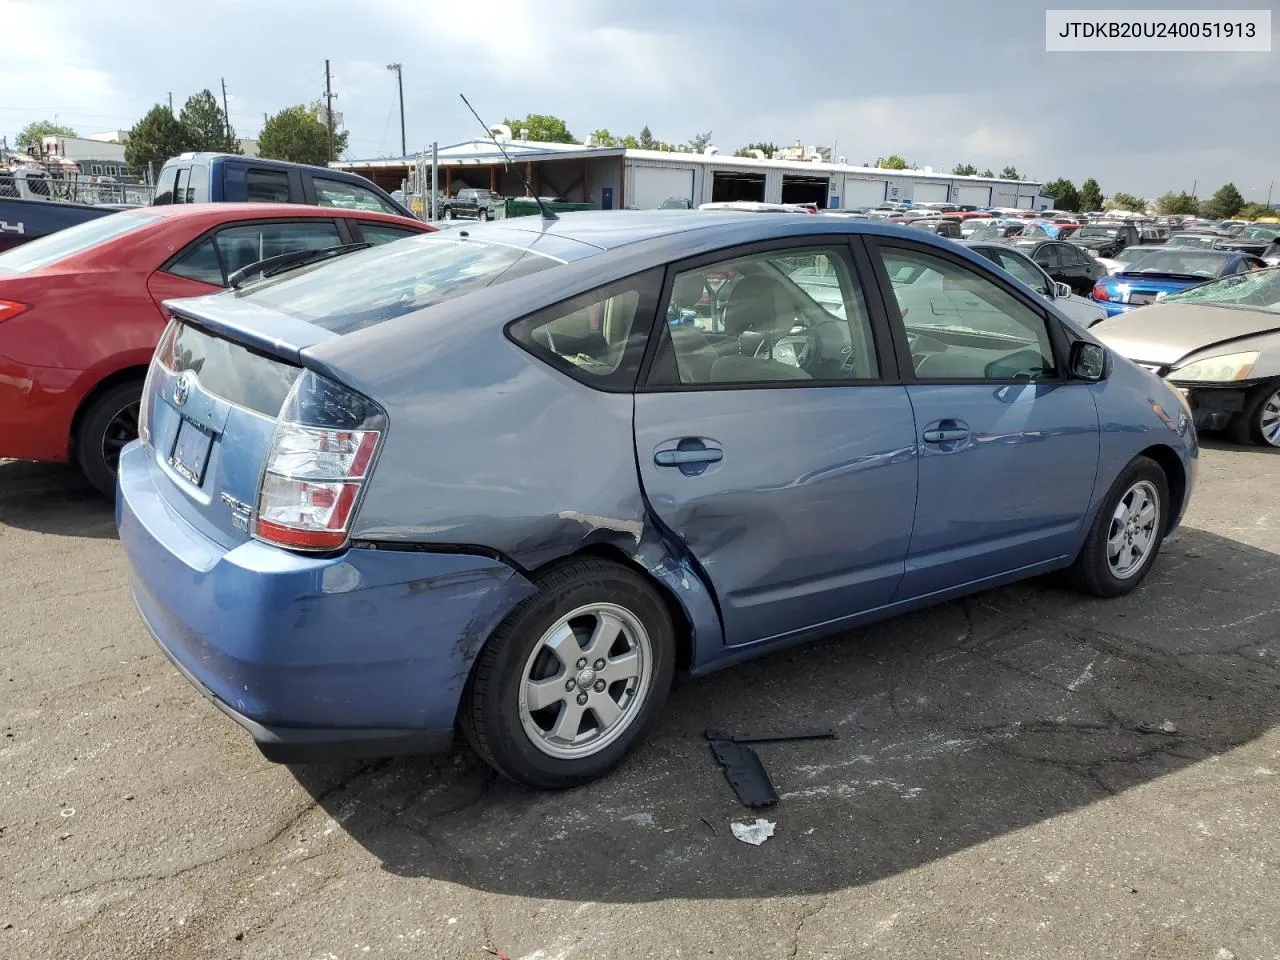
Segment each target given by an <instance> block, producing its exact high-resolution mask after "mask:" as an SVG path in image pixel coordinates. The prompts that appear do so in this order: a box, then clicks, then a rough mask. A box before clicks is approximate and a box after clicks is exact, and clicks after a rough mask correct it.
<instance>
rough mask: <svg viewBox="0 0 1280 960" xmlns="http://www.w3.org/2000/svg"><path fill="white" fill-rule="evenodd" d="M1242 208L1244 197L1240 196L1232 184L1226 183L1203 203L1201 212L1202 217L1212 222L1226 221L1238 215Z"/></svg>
mask: <svg viewBox="0 0 1280 960" xmlns="http://www.w3.org/2000/svg"><path fill="white" fill-rule="evenodd" d="M1243 206H1244V197H1242V196H1240V191H1239V190H1237V189H1236V185H1235V184H1234V183H1228V184H1225V185H1224V186H1221V187H1219V188H1218V191H1217V193H1215V194H1214V195H1213V196H1212V197H1210V198H1209V199H1208V200H1206V201H1205V203H1204V207H1203V210H1204V215H1205V216H1206V217H1209V218H1210V219H1212V220H1226V219H1228V218H1230V217H1234V216H1235V215H1236V214H1237V213H1239V212H1240V208H1241V207H1243Z"/></svg>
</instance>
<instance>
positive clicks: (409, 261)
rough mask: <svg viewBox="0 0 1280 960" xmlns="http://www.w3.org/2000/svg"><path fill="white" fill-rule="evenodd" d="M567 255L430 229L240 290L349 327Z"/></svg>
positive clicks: (311, 318) (340, 329)
mask: <svg viewBox="0 0 1280 960" xmlns="http://www.w3.org/2000/svg"><path fill="white" fill-rule="evenodd" d="M560 262H561V261H559V260H556V259H553V258H551V257H548V256H545V255H543V254H540V253H534V252H533V251H532V250H525V249H523V248H521V247H509V246H501V245H499V244H493V243H483V242H481V241H478V240H469V239H463V238H460V237H458V238H455V237H452V236H449V237H443V236H439V235H437V236H430V235H426V236H418V237H409V238H406V239H404V240H401V241H400V242H398V243H389V244H386V245H385V246H380V247H374V248H372V249H370V250H363V251H361V252H359V253H353V254H351V255H350V256H346V257H341V258H339V259H337V260H332V261H328V262H326V263H324V264H322V265H320V266H318V267H316V268H314V269H311V270H305V271H303V272H301V273H296V274H292V275H290V276H288V277H286V278H284V279H281V280H277V281H274V282H268V283H266V284H263V285H262V286H257V287H250V288H248V289H246V290H245V291H243V292H242V293H239V294H237V296H243V297H246V298H248V299H249V300H251V301H253V302H254V303H256V304H260V305H262V306H264V307H270V308H272V309H274V310H279V311H280V312H281V313H287V314H289V315H290V316H294V317H298V318H300V319H302V320H306V321H307V322H308V323H314V324H315V325H316V326H319V327H323V328H324V329H325V330H329V331H331V332H333V333H338V334H344V333H351V332H353V331H356V330H362V329H364V328H365V327H371V326H374V325H375V324H379V323H384V322H386V321H387V320H392V319H395V318H396V317H399V316H403V315H404V314H406V313H412V312H413V311H415V310H421V309H422V308H424V307H429V306H432V305H433V304H437V303H441V302H443V301H445V300H452V299H453V298H455V297H460V296H462V295H463V294H466V293H471V292H473V291H475V290H480V289H482V288H484V287H490V286H493V285H494V284H497V283H505V282H506V281H508V280H514V279H516V278H517V277H523V276H528V275H529V274H531V273H536V272H538V271H539V270H545V269H547V268H548V267H554V266H555V265H557V264H558V263H560Z"/></svg>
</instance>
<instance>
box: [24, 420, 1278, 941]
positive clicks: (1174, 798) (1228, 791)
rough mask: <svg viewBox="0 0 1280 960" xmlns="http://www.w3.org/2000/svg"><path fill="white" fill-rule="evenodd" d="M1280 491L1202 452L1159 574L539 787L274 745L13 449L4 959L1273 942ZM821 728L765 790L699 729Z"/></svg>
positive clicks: (801, 679)
mask: <svg viewBox="0 0 1280 960" xmlns="http://www.w3.org/2000/svg"><path fill="white" fill-rule="evenodd" d="M1277 490H1280V456H1278V455H1276V454H1274V453H1271V452H1268V451H1262V450H1258V449H1243V448H1236V447H1229V446H1222V445H1212V444H1211V446H1210V448H1209V449H1206V450H1205V453H1204V458H1203V460H1202V476H1201V483H1200V487H1199V489H1198V491H1197V495H1196V499H1195V501H1194V502H1193V505H1192V509H1191V511H1190V514H1189V515H1188V517H1187V519H1186V522H1185V524H1184V526H1183V528H1182V529H1181V530H1180V531H1179V532H1178V533H1177V534H1176V535H1175V536H1174V537H1173V538H1172V539H1170V540H1169V541H1167V543H1166V546H1165V550H1164V553H1163V554H1162V556H1161V558H1160V560H1159V562H1158V565H1157V567H1156V568H1155V570H1154V571H1153V572H1152V574H1151V576H1150V577H1149V578H1148V580H1147V582H1146V583H1145V584H1144V586H1143V587H1142V588H1141V589H1140V590H1139V591H1138V592H1137V593H1136V594H1135V595H1133V596H1131V597H1128V598H1124V599H1122V600H1118V601H1111V602H1103V601H1097V600H1090V599H1085V598H1082V597H1080V596H1077V595H1075V594H1074V593H1072V592H1070V591H1069V590H1067V589H1066V588H1065V587H1064V586H1063V585H1062V584H1061V583H1060V582H1059V581H1058V580H1056V579H1053V578H1049V579H1042V580H1036V581H1032V582H1028V583H1023V584H1019V585H1015V586H1012V587H1008V588H1005V589H1002V590H997V591H993V592H989V593H984V594H979V595H976V596H973V597H970V598H968V599H966V600H964V601H960V602H955V603H950V604H946V605H944V606H942V607H938V608H935V609H933V610H929V611H925V612H922V613H917V614H913V615H910V616H907V617H902V618H899V619H896V620H892V621H888V622H886V623H882V624H877V625H873V626H870V627H867V628H864V629H861V630H857V631H853V632H852V633H850V634H846V635H844V636H841V637H836V638H832V639H830V640H826V641H823V642H820V643H816V644H811V645H809V646H805V647H801V648H797V649H794V650H790V651H787V652H784V653H780V654H776V655H773V656H770V657H767V658H765V659H763V660H759V661H755V662H753V663H749V664H745V665H743V666H740V667H737V668H734V669H731V670H728V671H725V672H723V673H720V674H717V675H714V676H712V677H708V678H706V679H704V680H701V681H698V682H697V683H695V684H692V685H690V686H687V687H683V688H680V689H678V690H676V691H675V692H674V693H673V694H672V697H671V699H670V701H669V702H668V705H667V707H666V709H665V711H664V713H663V717H662V721H661V723H660V725H659V727H658V729H657V731H656V732H655V734H654V736H653V737H652V738H651V739H650V740H649V741H648V742H647V743H646V744H645V745H644V746H643V747H641V749H639V750H638V751H637V752H636V754H635V755H634V756H633V757H632V758H631V759H630V760H629V762H627V763H626V764H625V765H624V766H623V767H622V768H621V769H620V770H619V771H618V772H617V773H616V774H615V775H614V776H612V777H611V778H609V779H608V780H606V781H604V782H601V783H598V784H595V785H592V786H589V787H586V788H583V789H580V790H576V791H572V792H569V793H561V794H534V793H531V792H529V791H526V790H523V789H521V788H518V787H516V786H514V785H512V784H510V783H507V782H505V781H502V780H498V779H496V778H495V777H494V776H493V775H492V774H490V773H489V771H488V770H487V768H485V767H483V766H482V765H481V764H480V763H479V761H477V760H476V759H475V758H474V757H472V756H471V755H470V754H469V753H467V752H466V751H465V750H463V749H459V751H458V752H456V753H455V754H454V755H453V756H449V757H443V758H432V759H397V760H384V761H378V762H372V763H362V764H346V765H342V766H334V767H296V768H289V767H281V766H274V765H272V764H268V763H267V762H266V761H264V760H263V759H262V758H261V757H260V756H259V754H258V753H257V751H256V750H255V749H254V748H253V746H252V745H251V743H250V742H249V740H248V738H247V737H246V736H245V735H243V734H242V733H241V732H240V730H239V729H238V728H237V727H235V725H234V724H232V723H231V722H230V721H229V720H227V719H225V718H224V717H222V716H221V715H220V714H219V713H217V711H216V710H214V709H213V708H212V707H211V706H210V705H209V704H208V703H206V701H205V700H204V699H203V698H202V697H201V696H200V695H199V694H198V693H197V692H196V691H195V690H193V689H192V688H191V687H190V686H189V685H188V684H187V683H186V681H184V680H183V679H182V678H181V677H180V676H179V675H178V674H177V673H176V671H175V670H174V669H173V668H172V667H171V666H170V665H169V663H168V662H167V661H166V660H165V658H164V657H163V656H162V655H161V654H159V653H158V652H157V651H156V650H155V648H154V647H153V645H152V643H151V641H150V640H149V639H148V638H147V636H146V635H145V633H144V631H143V630H142V628H141V626H140V625H139V623H138V621H137V618H136V616H135V614H134V611H133V605H132V601H131V599H130V598H129V595H128V590H127V588H126V585H125V564H124V559H123V556H122V554H121V551H120V549H119V545H118V543H116V541H115V539H114V523H113V518H112V513H111V508H110V506H109V505H108V504H106V503H105V502H103V501H101V500H99V499H96V498H95V497H94V495H93V494H91V493H90V492H89V491H88V490H87V489H86V487H85V486H84V485H83V484H82V483H81V482H80V481H79V480H78V479H77V478H76V476H75V475H74V474H73V473H72V472H70V471H68V470H62V469H55V468H49V467H42V466H34V465H29V464H18V463H4V462H0V610H2V611H3V617H2V618H0V957H3V958H8V957H14V958H18V957H22V958H31V960H45V958H63V957H94V958H107V960H115V958H153V957H154V958H165V960H187V958H192V960H194V958H239V957H252V958H265V960H269V958H281V960H284V958H288V960H295V958H311V960H348V958H359V957H404V958H435V957H441V958H483V957H485V956H486V954H485V953H484V952H483V949H482V948H483V947H484V946H486V945H491V946H493V947H494V948H496V949H497V950H499V951H501V952H502V953H504V954H506V955H508V956H509V957H511V958H513V960H519V958H524V960H567V958H591V960H608V958H617V960H624V958H625V960H635V958H642V957H694V956H698V957H707V956H715V957H719V958H734V957H744V958H748V957H749V958H773V957H804V958H837V957H839V958H847V957H852V956H859V957H881V956H883V957H894V958H902V957H920V958H926V957H928V958H933V957H939V956H947V957H962V958H966V957H973V958H977V957H983V958H1003V957H1009V958H1013V957H1017V958H1038V957H1054V958H1056V957H1062V958H1073V960H1074V958H1078V957H1082V956H1090V957H1092V956H1107V957H1111V958H1129V957H1133V958H1139V957H1142V958H1148V957H1149V958H1160V960H1179V958H1205V960H1208V958H1214V957H1218V956H1221V957H1226V956H1228V955H1231V956H1235V957H1238V958H1241V960H1244V958H1247V957H1249V958H1252V957H1258V958H1262V957H1267V958H1272V957H1276V956H1280V910H1278V909H1277V908H1278V907H1280V894H1278V893H1277V891H1276V883H1275V879H1274V877H1275V871H1276V866H1277V863H1280V840H1277V839H1276V838H1275V834H1276V831H1275V829H1274V825H1275V824H1276V823H1277V822H1278V821H1280V785H1278V784H1277V778H1278V777H1280V733H1278V732H1277V723H1278V722H1280V697H1278V696H1277V693H1278V691H1280V600H1278V599H1277V597H1280V592H1278V591H1277V589H1276V587H1277V584H1280V511H1277V509H1276V507H1275V503H1276V492H1277ZM813 726H831V727H834V728H835V729H836V730H837V731H838V732H839V739H837V740H834V741H809V742H796V743H778V744H761V745H759V746H758V747H757V748H756V749H757V752H758V753H759V754H760V756H761V758H762V760H763V761H764V763H765V765H766V767H767V768H768V769H769V771H770V774H771V776H772V778H773V780H774V783H775V785H776V786H777V789H778V792H779V794H781V796H782V800H781V802H780V803H779V805H778V806H777V807H776V808H774V809H773V810H770V811H765V812H763V814H761V813H759V812H756V811H748V810H745V809H743V808H742V807H740V806H739V805H738V804H737V803H736V801H735V800H734V798H733V796H732V793H731V792H730V789H729V787H728V785H727V784H726V783H725V781H724V779H723V777H722V776H721V774H720V771H719V769H718V767H717V765H716V763H715V761H714V759H713V758H712V756H711V753H710V751H709V750H708V748H707V744H706V741H705V740H704V739H703V737H702V731H703V730H704V729H706V728H708V727H716V728H720V729H726V730H731V731H732V730H745V729H751V730H769V729H778V730H785V729H788V728H792V729H794V728H797V727H813ZM758 815H763V816H765V817H767V818H768V819H771V820H775V821H777V832H776V834H775V835H774V836H773V837H772V838H771V839H770V840H768V841H767V842H766V843H765V844H764V845H763V846H760V847H753V846H749V845H747V844H744V843H741V842H739V841H737V840H735V839H734V838H733V836H732V835H731V833H730V830H729V824H730V822H731V821H732V820H735V819H736V820H742V821H744V822H749V821H750V820H752V819H754V818H755V817H756V816H758ZM1223 951H1225V952H1223Z"/></svg>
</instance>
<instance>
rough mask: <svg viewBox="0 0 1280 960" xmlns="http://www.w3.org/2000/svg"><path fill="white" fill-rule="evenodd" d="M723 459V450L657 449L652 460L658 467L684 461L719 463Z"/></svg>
mask: <svg viewBox="0 0 1280 960" xmlns="http://www.w3.org/2000/svg"><path fill="white" fill-rule="evenodd" d="M723 459H724V451H723V450H713V449H710V448H704V449H702V450H659V451H658V452H657V453H655V454H654V455H653V462H654V463H656V464H657V465H658V466H660V467H678V466H680V465H681V464H684V463H719V462H720V461H721V460H723Z"/></svg>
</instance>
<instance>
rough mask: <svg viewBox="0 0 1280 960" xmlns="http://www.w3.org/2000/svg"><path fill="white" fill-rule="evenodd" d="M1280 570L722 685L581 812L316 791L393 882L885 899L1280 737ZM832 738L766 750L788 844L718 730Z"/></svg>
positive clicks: (1182, 549)
mask: <svg viewBox="0 0 1280 960" xmlns="http://www.w3.org/2000/svg"><path fill="white" fill-rule="evenodd" d="M1277 576H1280V556H1277V555H1275V554H1272V553H1268V552H1265V551H1261V550H1257V549H1253V548H1251V547H1246V546H1242V545H1241V544H1238V543H1236V542H1234V541H1231V540H1226V539H1223V538H1221V537H1218V536H1215V535H1212V534H1208V533H1205V532H1202V531H1198V530H1194V529H1184V530H1183V531H1181V532H1180V533H1178V534H1177V535H1176V536H1175V537H1174V538H1172V539H1171V540H1170V541H1169V542H1167V544H1166V547H1165V552H1164V554H1163V555H1162V557H1161V559H1160V561H1159V563H1158V564H1157V566H1156V568H1155V569H1154V570H1153V572H1152V575H1151V576H1150V577H1149V578H1148V580H1147V582H1146V583H1145V584H1144V585H1143V587H1142V589H1140V590H1139V591H1138V592H1137V593H1136V594H1135V595H1133V596H1131V597H1128V598H1124V599H1121V600H1115V601H1110V602H1106V601H1098V600H1092V599H1087V598H1083V597H1080V596H1078V595H1076V594H1074V593H1072V592H1070V591H1069V590H1068V589H1067V588H1066V587H1065V585H1063V584H1062V583H1060V582H1059V581H1057V580H1054V579H1049V580H1039V581H1032V582H1029V583H1025V584H1020V585H1016V586H1013V587H1009V588H1005V589H1002V590H998V591H994V592H989V593H984V594H980V595H977V596H975V597H972V598H970V599H967V600H965V601H962V602H955V603H950V604H946V605H944V606H941V607H938V608H936V609H933V610H930V611H925V612H923V613H919V614H915V615H911V616H908V617H902V618H898V619H896V620H892V621H888V622H886V623H883V624H880V625H876V626H872V627H868V628H866V629H862V630H858V631H855V632H853V633H849V634H845V635H843V636H841V637H837V638H833V639H830V640H827V641H823V642H820V643H817V644H812V645H809V646H807V647H803V648H799V649H797V650H794V651H791V652H787V653H783V654H778V655H774V656H771V657H767V658H765V659H763V660H759V661H755V662H753V663H750V664H746V665H743V666H740V667H737V668H733V669H731V670H728V671H726V672H723V673H720V674H716V675H714V676H711V677H708V678H706V679H704V680H702V681H699V682H697V683H695V684H693V685H692V686H690V687H687V688H684V689H682V690H679V691H677V692H675V693H674V694H673V696H672V697H671V700H670V701H669V702H668V705H667V707H666V709H665V711H664V713H663V719H662V722H661V723H660V725H659V728H658V729H657V730H656V731H655V732H654V734H653V735H652V736H651V737H650V739H649V741H648V742H647V743H646V744H644V745H643V746H642V747H641V748H640V749H639V750H637V751H636V753H635V754H633V756H632V757H631V758H630V759H629V760H628V761H627V762H626V763H625V764H624V765H623V766H622V767H621V768H620V769H619V770H618V771H617V772H616V773H615V774H614V775H613V776H611V777H610V778H608V779H606V780H605V781H603V782H601V783H598V784H594V785H592V786H589V787H586V788H582V789H579V790H575V791H570V792H565V793H555V794H551V793H547V794H538V793H533V792H530V791H527V790H524V789H522V788H519V787H516V786H514V785H512V784H510V783H508V782H506V781H503V780H498V779H495V778H494V777H493V776H492V775H491V774H490V773H489V772H488V771H487V769H486V768H485V767H483V766H482V765H481V764H480V762H479V761H478V760H476V759H475V758H474V757H473V756H471V754H470V753H469V752H465V751H461V750H460V751H459V752H458V753H456V754H455V755H454V756H453V757H450V758H446V759H441V760H418V759H407V760H394V761H382V762H379V763H375V764H372V765H368V766H364V767H357V768H351V767H348V768H345V769H335V768H321V767H299V768H295V769H294V774H295V776H296V777H297V778H298V779H299V780H300V782H301V783H302V784H303V785H304V786H305V787H306V788H307V789H308V790H309V791H310V792H311V793H312V794H313V795H314V796H315V797H316V798H317V800H318V801H319V802H320V804H321V805H322V806H323V807H324V809H325V810H326V811H327V812H328V813H329V814H330V815H331V816H333V817H334V818H335V819H336V820H338V821H339V822H340V823H341V824H342V826H343V828H344V829H345V830H346V831H348V832H349V833H350V835H351V836H352V837H354V838H355V839H356V840H357V841H358V842H360V843H361V844H362V845H364V847H366V848H367V849H368V850H369V851H370V852H372V853H373V854H374V855H376V856H377V857H378V858H380V860H381V861H382V864H383V866H384V868H385V869H387V870H389V871H392V872H394V873H396V874H400V875H406V876H429V877H433V878H438V879H444V880H448V881H451V882H455V883H459V884H463V885H466V886H469V887H471V888H475V889H480V890H485V891H490V892H497V893H503V894H514V895H520V896H530V897H545V898H558V899H559V898H562V899H566V900H596V901H615V902H632V901H651V900H659V899H667V898H695V899H707V898H737V897H766V896H770V895H774V894H790V895H794V894H805V893H815V892H816V893H821V892H827V891H831V890H836V889H841V888H845V887H848V886H851V885H858V884H868V883H871V882H873V881H875V880H877V879H880V878H882V877H886V876H889V875H892V874H896V873H899V872H901V871H904V870H910V869H911V868H913V867H917V866H920V865H922V864H925V863H927V862H929V861H932V860H935V859H937V858H940V857H944V856H946V855H947V854H949V853H952V852H954V851H956V850H959V849H961V848H964V847H968V846H970V845H973V844H978V843H981V842H983V841H985V840H988V839H991V838H993V837H997V836H1000V835H1002V834H1005V833H1008V832H1010V831H1014V830H1018V829H1020V828H1023V827H1027V826H1029V825H1033V824H1036V823H1038V822H1040V821H1043V820H1046V819H1048V818H1051V817H1054V816H1057V815H1059V814H1062V813H1064V812H1067V811H1071V810H1074V809H1077V808H1080V807H1082V806H1085V805H1087V804H1089V803H1091V802H1093V801H1095V800H1098V799H1100V798H1104V797H1107V796H1109V795H1111V794H1115V793H1119V792H1121V791H1124V790H1126V789H1129V788H1131V787H1134V786H1137V785H1139V784H1142V783H1145V782H1147V781H1149V780H1152V779H1154V778H1156V777H1160V776H1162V775H1164V774H1168V773H1172V772H1174V771H1176V770H1178V769H1180V768H1182V767H1185V766H1187V765H1189V764H1192V763H1194V762H1196V761H1198V760H1203V759H1205V758H1208V757H1212V756H1214V755H1216V754H1219V753H1222V752H1225V751H1227V750H1229V749H1231V748H1232V747H1234V746H1236V745H1239V744H1241V743H1244V742H1246V741H1248V740H1251V739H1253V738H1254V737H1256V736H1258V735H1259V734H1261V733H1262V732H1263V731H1265V730H1266V729H1268V728H1269V727H1271V726H1272V725H1273V724H1274V723H1276V721H1277V717H1278V715H1280V699H1278V698H1277V690H1278V689H1280V664H1278V662H1277V654H1280V630H1278V629H1277V628H1278V627H1280V601H1277V600H1276V598H1275V592H1274V584H1275V582H1276V577H1277ZM828 725H829V726H833V727H835V728H836V729H837V730H838V731H839V733H840V739H838V740H835V741H819V742H810V743H793V744H777V745H766V746H761V747H760V748H759V752H760V754H761V756H762V758H763V760H764V762H765V764H766V766H767V767H768V768H769V770H770V772H771V774H772V777H773V780H774V782H775V784H776V785H777V788H778V792H779V793H780V794H782V800H781V802H780V804H779V805H778V806H777V807H775V808H774V809H772V810H771V811H767V812H765V813H764V815H765V816H767V817H768V818H769V819H771V820H775V821H776V822H777V834H776V836H775V837H774V838H773V839H771V840H770V841H768V842H767V843H766V844H764V846H761V847H752V846H748V845H746V844H744V843H741V842H739V841H737V840H736V839H734V838H733V837H732V836H730V834H729V822H730V821H731V820H733V819H738V820H745V821H749V820H751V819H752V818H753V817H754V816H755V815H756V814H755V813H753V812H752V811H748V810H746V809H743V808H742V807H740V806H738V805H737V803H736V801H735V800H734V798H733V796H732V794H731V792H730V789H729V787H728V786H727V784H726V783H725V781H724V779H723V778H722V776H721V774H720V772H719V770H718V768H717V767H716V765H715V763H714V761H713V759H712V757H711V754H710V752H709V750H708V748H707V745H706V743H705V741H704V740H703V739H702V736H701V734H702V731H703V729H704V728H707V727H716V728H722V729H729V730H734V729H737V730H745V729H751V730H761V729H767V730H788V729H795V728H797V727H811V726H828Z"/></svg>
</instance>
